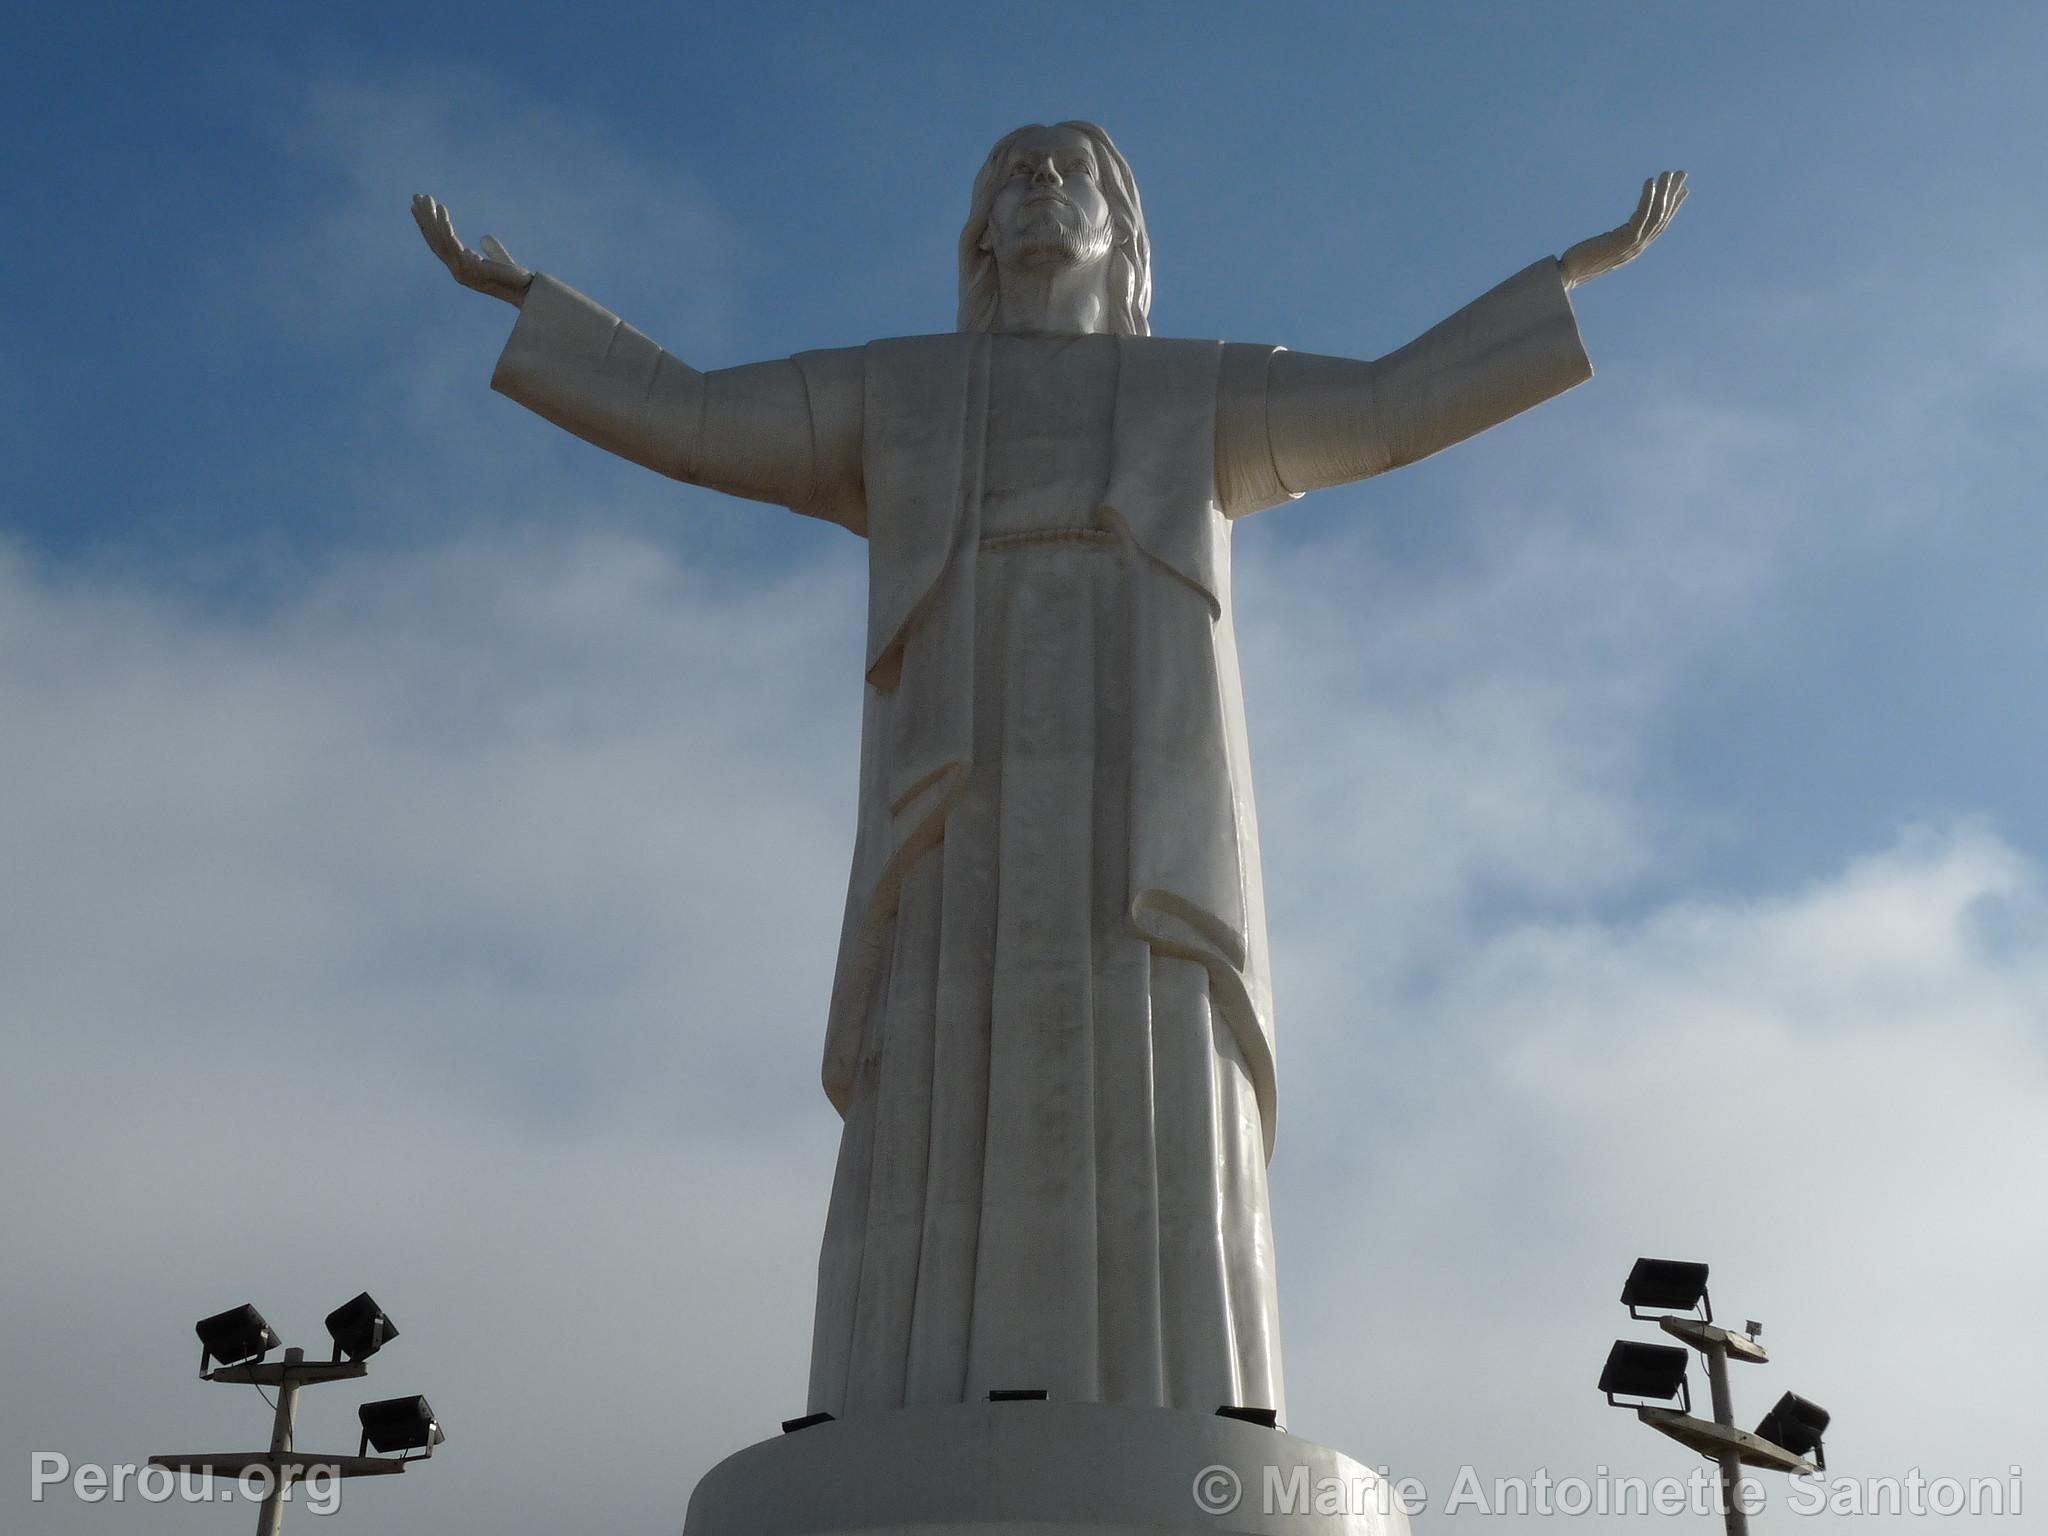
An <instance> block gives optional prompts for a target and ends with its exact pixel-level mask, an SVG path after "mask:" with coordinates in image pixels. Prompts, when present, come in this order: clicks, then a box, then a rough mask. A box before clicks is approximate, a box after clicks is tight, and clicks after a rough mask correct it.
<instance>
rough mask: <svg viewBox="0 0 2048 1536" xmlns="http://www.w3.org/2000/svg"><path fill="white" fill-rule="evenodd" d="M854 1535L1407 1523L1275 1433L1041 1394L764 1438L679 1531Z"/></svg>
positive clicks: (1332, 1529)
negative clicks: (1038, 1398)
mask: <svg viewBox="0 0 2048 1536" xmlns="http://www.w3.org/2000/svg"><path fill="white" fill-rule="evenodd" d="M1269 1468H1270V1469H1272V1470H1271V1471H1270V1472H1269V1470H1268V1469H1269ZM1318 1501H1320V1507H1318ZM855 1531H859V1532H862V1533H864V1536H897V1533H901V1536H913V1533H915V1536H936V1533H938V1532H958V1533H962V1536H965V1533H970V1532H971V1533H973V1536H1027V1533H1036V1536H1159V1533H1162V1532H1170V1531H1188V1532H1207V1533H1211V1536H1251V1533H1257V1536H1281V1533H1287V1532H1294V1533H1307V1532H1314V1533H1316V1536H1408V1531H1409V1522H1408V1517H1407V1515H1406V1514H1405V1513H1403V1512H1401V1510H1400V1506H1399V1503H1398V1501H1397V1500H1396V1499H1395V1498H1394V1497H1393V1493H1392V1490H1391V1489H1390V1488H1388V1486H1387V1485H1386V1484H1385V1483H1384V1482H1383V1481H1382V1480H1381V1479H1379V1478H1378V1477H1377V1476H1376V1475H1375V1474H1374V1473H1373V1472H1372V1471H1371V1470H1369V1469H1368V1468H1366V1467H1365V1466H1363V1465H1362V1464H1360V1463H1359V1462H1356V1461H1354V1460H1352V1459H1351V1458H1350V1457H1348V1456H1345V1455H1343V1454H1341V1453H1340V1452H1337V1451H1333V1450H1330V1449H1328V1448H1327V1447H1324V1446H1320V1445H1316V1444H1313V1443H1312V1442H1310V1441H1307V1440H1303V1439H1300V1438H1299V1437H1297V1436H1294V1435H1290V1434H1285V1433H1283V1432H1281V1431H1279V1430H1272V1429H1265V1428H1261V1427H1260V1426H1257V1425H1253V1424H1245V1423H1240V1422H1238V1421H1235V1420H1231V1419H1222V1418H1217V1417H1215V1416H1214V1415H1211V1414H1199V1413H1177V1412H1172V1411H1169V1410H1162V1409H1157V1408H1130V1407H1122V1406H1115V1405H1110V1404H1102V1403H1060V1402H1044V1403H968V1404H959V1405H955V1406H952V1407H947V1408H923V1409H911V1410H907V1411H905V1412H901V1413H883V1414H874V1415H871V1416H868V1417H865V1418H861V1419H856V1420H853V1421H850V1422H847V1423H838V1424H821V1425H817V1426H815V1427H813V1428H810V1429H804V1430H799V1431H797V1432H796V1433H795V1434H789V1435H783V1436H781V1437H780V1438H778V1439H775V1440H768V1441H763V1442H762V1443H761V1444H759V1445H753V1446H749V1447H748V1448H747V1449H746V1450H743V1451H741V1452H739V1453H738V1454H737V1455H735V1456H731V1457H728V1458H727V1459H726V1460H725V1461H722V1462H720V1463H719V1464H718V1465H717V1466H716V1467H714V1468H712V1470H711V1471H710V1472H709V1473H708V1474H706V1476H705V1477H704V1479H703V1481H702V1482H700V1483H699V1484H698V1485H697V1490H696V1492H695V1493H694V1494H693V1495H692V1496H691V1498H690V1511H689V1515H688V1517H687V1519H686V1520H685V1522H684V1525H683V1536H827V1533H838V1532H855Z"/></svg>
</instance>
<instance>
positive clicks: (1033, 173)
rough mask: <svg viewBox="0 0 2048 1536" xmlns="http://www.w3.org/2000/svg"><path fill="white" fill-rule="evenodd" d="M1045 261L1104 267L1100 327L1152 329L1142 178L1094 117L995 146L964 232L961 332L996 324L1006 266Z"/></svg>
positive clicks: (1129, 331)
mask: <svg viewBox="0 0 2048 1536" xmlns="http://www.w3.org/2000/svg"><path fill="white" fill-rule="evenodd" d="M1040 262H1066V263H1072V264H1075V265H1085V264H1088V263H1092V262H1102V263H1104V264H1105V270H1104V278H1105V288H1106V291H1107V296H1108V305H1107V312H1106V313H1105V315H1104V325H1103V329H1104V330H1106V331H1108V332H1110V333H1111V334H1113V335H1123V336H1149V335H1151V334H1152V324H1151V320H1150V318H1149V317H1150V314H1151V309H1152V244H1151V242H1150V240H1148V239H1147V238H1146V235H1145V213H1144V209H1143V208H1142V207H1141V206H1140V204H1139V202H1138V184H1137V182H1136V181H1135V180H1133V179H1132V176H1131V168H1130V166H1129V164H1128V163H1126V161H1125V160H1124V157H1123V156H1122V155H1120V154H1118V153H1117V148H1116V145H1114V144H1112V143H1111V142H1110V140H1109V135H1108V134H1106V133H1104V132H1103V131H1102V130H1101V129H1100V128H1098V127H1096V126H1095V125H1094V124H1093V123H1082V122H1065V123H1057V124H1055V125H1053V126H1052V127H1050V128H1048V127H1045V126H1044V125H1043V124H1039V123H1031V124H1028V125H1026V126H1025V127H1022V128H1019V129H1017V130H1015V131H1014V132H1012V133H1008V134H1005V135H1004V136H1003V138H1002V139H1001V141H1000V142H998V143H997V145H996V147H995V148H994V149H992V150H990V151H989V155H988V159H987V160H986V161H984V162H983V163H982V167H981V171H980V174H978V175H977V176H976V177H975V178H974V196H973V200H972V201H971V203H970V204H969V206H968V210H967V223H966V226H965V227H964V228H963V229H962V230H961V231H960V316H959V320H958V322H957V326H958V329H960V330H963V331H986V330H988V329H990V327H991V326H993V325H994V323H995V317H996V305H997V300H998V297H999V295H1000V293H1001V280H1000V271H1001V268H1002V267H1003V266H1005V265H1012V266H1015V265H1033V264H1037V263H1040Z"/></svg>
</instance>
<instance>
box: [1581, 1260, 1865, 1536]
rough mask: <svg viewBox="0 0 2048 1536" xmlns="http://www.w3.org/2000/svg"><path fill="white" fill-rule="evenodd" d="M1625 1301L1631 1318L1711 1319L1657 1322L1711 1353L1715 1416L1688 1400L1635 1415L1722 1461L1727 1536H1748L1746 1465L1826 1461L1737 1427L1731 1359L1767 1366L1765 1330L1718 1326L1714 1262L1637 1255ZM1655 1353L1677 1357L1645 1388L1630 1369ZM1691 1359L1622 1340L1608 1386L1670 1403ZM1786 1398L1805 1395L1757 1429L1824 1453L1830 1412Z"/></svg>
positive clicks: (1797, 1468) (1787, 1468)
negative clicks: (1661, 1311) (1803, 1413)
mask: <svg viewBox="0 0 2048 1536" xmlns="http://www.w3.org/2000/svg"><path fill="white" fill-rule="evenodd" d="M1621 1299H1622V1300H1623V1301H1624V1302H1626V1303H1627V1304H1628V1308H1629V1315H1630V1316H1631V1317H1638V1318H1640V1317H1643V1316H1644V1315H1645V1314H1644V1313H1643V1312H1641V1311H1639V1310H1638V1309H1639V1308H1640V1307H1645V1306H1647V1307H1678V1308H1683V1309H1686V1310H1688V1311H1689V1310H1692V1309H1694V1308H1698V1309H1699V1310H1701V1311H1703V1312H1704V1313H1705V1316H1704V1317H1688V1316H1664V1317H1658V1318H1657V1319H1656V1322H1657V1326H1658V1327H1659V1328H1661V1329H1663V1330H1664V1332H1666V1333H1668V1334H1670V1335H1671V1336H1672V1337H1673V1338H1674V1339H1678V1340H1679V1341H1681V1342H1682V1343H1685V1344H1687V1345H1690V1346H1691V1347H1692V1348H1693V1349H1696V1350H1698V1351H1699V1352H1700V1354H1702V1355H1704V1356H1705V1357H1706V1361H1707V1382H1708V1385H1709V1387H1710V1389H1711V1392H1712V1397H1713V1405H1714V1416H1713V1418H1712V1419H1699V1418H1694V1417H1693V1416H1692V1414H1691V1413H1690V1412H1689V1411H1688V1409H1689V1408H1690V1399H1689V1398H1688V1399H1687V1407H1686V1408H1658V1407H1654V1406H1651V1405H1648V1404H1637V1405H1635V1408H1636V1417H1637V1418H1638V1419H1640V1420H1641V1421H1642V1422H1643V1423H1645V1424H1647V1425H1649V1426H1650V1427H1651V1428H1652V1429H1654V1430H1657V1431H1658V1432H1659V1433H1661V1434H1665V1435H1669V1436H1670V1437H1671V1438H1672V1439H1673V1440H1676V1441H1677V1442H1678V1443H1679V1444H1680V1445H1683V1446H1686V1447H1687V1448H1688V1449H1691V1450H1694V1451H1697V1452H1699V1453H1700V1455H1702V1456H1704V1457H1706V1458H1707V1459H1708V1460H1710V1461H1713V1462H1715V1463H1717V1464H1718V1465H1719V1466H1720V1469H1721V1478H1720V1485H1721V1518H1722V1521H1723V1523H1724V1525H1725V1526H1726V1528H1727V1532H1728V1536H1749V1513H1748V1511H1747V1510H1745V1509H1744V1508H1743V1506H1742V1498H1741V1494H1742V1480H1743V1479H1742V1469H1743V1468H1744V1467H1745V1466H1750V1467H1759V1468H1762V1469H1764V1470H1767V1471H1772V1472H1787V1473H1790V1474H1792V1475H1793V1476H1795V1477H1797V1476H1802V1475H1810V1474H1813V1473H1817V1472H1819V1471H1820V1470H1821V1469H1822V1468H1823V1467H1825V1466H1826V1465H1827V1463H1826V1461H1825V1460H1821V1461H1820V1462H1819V1463H1818V1465H1816V1463H1815V1462H1812V1461H1808V1460H1807V1459H1806V1458H1805V1457H1804V1456H1803V1455H1800V1454H1798V1453H1797V1451H1794V1450H1792V1449H1788V1448H1787V1447H1786V1446H1785V1445H1781V1444H1778V1443H1777V1441H1776V1440H1775V1439H1766V1438H1765V1437H1764V1436H1763V1434H1761V1433H1755V1434H1753V1433H1751V1432H1750V1431H1748V1430H1746V1429H1737V1428H1736V1427H1735V1400H1734V1395H1733V1393H1732V1392H1730V1390H1729V1386H1728V1363H1729V1361H1731V1360H1737V1361H1741V1362H1742V1363H1744V1364H1746V1365H1763V1364H1765V1363H1767V1362H1768V1361H1769V1360H1770V1356H1769V1354H1767V1353H1766V1352H1765V1350H1764V1347H1763V1345H1761V1344H1760V1343H1758V1342H1757V1334H1758V1333H1760V1332H1761V1331H1762V1330H1761V1329H1760V1328H1759V1327H1758V1326H1757V1325H1756V1324H1755V1323H1751V1324H1750V1325H1749V1327H1748V1329H1747V1331H1745V1332H1742V1333H1736V1332H1734V1331H1733V1330H1731V1329H1728V1328H1722V1327H1719V1326H1717V1325H1716V1324H1715V1323H1714V1321H1713V1317H1714V1311H1713V1306H1712V1304H1711V1303H1710V1302H1708V1300H1707V1266H1706V1265H1704V1264H1683V1263H1678V1262H1676V1261H1673V1260H1668V1259H1638V1260H1637V1261H1636V1267H1635V1269H1634V1270H1633V1271H1632V1272H1631V1273H1630V1275H1629V1281H1628V1284H1627V1285H1626V1286H1625V1287H1624V1288H1623V1290H1622V1293H1621ZM1654 1354H1663V1355H1670V1356H1673V1357H1674V1359H1673V1361H1672V1365H1673V1370H1672V1371H1671V1373H1670V1374H1669V1375H1668V1376H1667V1377H1665V1378H1663V1379H1661V1380H1657V1381H1655V1382H1654V1383H1652V1384H1651V1385H1649V1386H1647V1387H1646V1386H1645V1385H1644V1383H1645V1382H1646V1381H1648V1380H1649V1378H1648V1377H1647V1376H1645V1375H1643V1374H1640V1373H1638V1374H1635V1375H1631V1374H1630V1373H1629V1372H1628V1370H1627V1369H1626V1367H1627V1366H1628V1365H1629V1364H1631V1363H1640V1362H1641V1360H1642V1357H1643V1356H1645V1355H1654ZM1684 1364H1685V1362H1684V1357H1683V1355H1682V1354H1680V1353H1679V1352H1677V1351H1674V1350H1671V1349H1670V1348H1668V1347H1662V1348H1660V1346H1657V1345H1641V1344H1630V1343H1628V1342H1627V1341H1625V1340H1618V1341H1616V1345H1615V1353H1614V1354H1613V1355H1610V1356H1609V1357H1608V1368H1607V1371H1606V1372H1605V1373H1603V1374H1602V1377H1601V1390H1602V1391H1604V1392H1606V1393H1607V1398H1608V1401H1609V1402H1613V1401H1614V1400H1615V1398H1616V1397H1617V1396H1634V1397H1646V1396H1648V1397H1662V1398H1665V1399H1667V1400H1669V1399H1671V1398H1675V1397H1679V1396H1680V1395H1681V1394H1683V1393H1684ZM1787 1402H1794V1403H1796V1402H1801V1400H1800V1399H1796V1398H1793V1397H1791V1395H1790V1394H1787V1396H1786V1399H1785V1400H1784V1401H1782V1402H1781V1403H1780V1406H1779V1407H1778V1408H1776V1409H1773V1410H1772V1411H1771V1413H1770V1415H1768V1416H1767V1417H1766V1418H1765V1420H1764V1422H1763V1423H1762V1424H1760V1425H1759V1426H1758V1429H1759V1430H1766V1429H1768V1430H1771V1431H1772V1433H1773V1434H1774V1435H1777V1436H1779V1437H1781V1438H1788V1439H1791V1440H1792V1443H1793V1445H1795V1446H1797V1447H1798V1450H1799V1451H1805V1450H1811V1451H1813V1452H1814V1453H1815V1454H1816V1455H1819V1453H1820V1435H1821V1431H1822V1430H1824V1429H1825V1428H1826V1427H1827V1421H1828V1416H1827V1414H1826V1413H1825V1412H1823V1411H1822V1410H1820V1409H1818V1408H1815V1407H1814V1406H1813V1405H1812V1404H1802V1406H1803V1407H1804V1408H1805V1409H1807V1410H1808V1416H1807V1417H1806V1418H1804V1419H1799V1418H1798V1417H1797V1416H1796V1415H1795V1414H1788V1411H1787V1409H1786V1407H1785V1403H1787ZM1795 1435H1796V1438H1794V1436H1795Z"/></svg>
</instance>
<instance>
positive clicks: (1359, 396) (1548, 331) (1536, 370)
mask: <svg viewBox="0 0 2048 1536" xmlns="http://www.w3.org/2000/svg"><path fill="white" fill-rule="evenodd" d="M1684 201H1685V176H1684V174H1683V173H1682V172H1666V173H1665V174H1664V175H1662V176H1658V177H1653V178H1652V179H1651V180H1650V181H1648V182H1646V183H1644V187H1643V196H1642V200H1641V202H1640V204H1639V205H1638V207H1637V209H1636V212H1635V214H1634V216H1633V217H1631V218H1630V219H1629V221H1628V222H1627V223H1625V224H1623V225H1621V226H1619V227H1618V228H1616V229H1613V230H1610V231H1609V232H1608V233H1606V234H1604V235H1596V236H1594V237H1593V238H1592V239H1591V240H1583V241H1581V242H1579V243H1578V244H1577V245H1575V246H1573V247H1572V248H1571V249H1570V250H1568V251H1566V252H1565V254H1564V255H1563V256H1562V257H1561V258H1558V259H1557V260H1551V259H1549V258H1545V259H1544V260H1542V261H1539V262H1536V263H1534V264H1533V265H1531V266H1529V267H1527V268H1525V269H1524V270H1523V271H1521V272H1519V273H1517V274H1516V275H1515V276H1513V277H1511V278H1509V279H1508V280H1507V281H1506V282H1505V283H1502V284H1501V285H1500V286H1499V287H1498V288H1496V289H1494V290H1493V291H1492V292H1491V293H1489V294H1487V295H1485V296H1484V297H1483V298H1480V299H1478V300H1475V301H1474V302H1473V303H1471V304H1468V305H1466V306H1465V308H1463V309H1461V310H1460V311H1458V313H1457V314H1455V315H1453V316H1451V318H1450V319H1448V320H1446V321H1444V322H1443V323H1442V324H1440V325H1437V326H1434V327H1432V328H1431V329H1430V330H1429V331H1427V332H1426V333H1424V334H1423V335H1421V336H1419V337H1417V338H1416V339H1415V340H1414V341H1411V342H1410V343H1409V344H1408V345H1407V346H1405V347H1403V348H1401V349H1400V351H1398V352H1393V353H1389V354H1388V355H1387V356H1385V357H1382V358H1379V359H1378V360H1376V361H1374V362H1360V361H1357V360H1355V359H1351V358H1341V357H1318V356H1316V355H1315V354H1313V353H1306V352H1276V353H1274V354H1273V357H1272V360H1271V363H1270V364H1269V366H1268V371H1267V378H1266V387H1265V391H1264V396H1265V405H1266V434H1267V441H1268V445H1269V447H1270V449H1271V452H1272V459H1273V470H1274V472H1275V474H1276V475H1277V476H1278V480H1279V486H1280V488H1282V489H1284V490H1285V491H1286V492H1287V493H1289V494H1292V495H1300V494H1301V493H1303V492H1305V491H1315V490H1322V489H1324V488H1326V487H1329V486H1335V485H1348V484H1350V483H1351V482H1352V481H1354V480H1363V479H1366V478H1368V477H1369V476H1372V475H1378V474H1384V473H1385V472H1386V471H1387V470H1390V469H1398V468H1400V467H1401V466H1402V465H1404V464H1412V463H1414V462H1415V461H1416V460H1417V459H1422V458H1427V457H1428V456H1429V455H1430V454H1432V453H1436V452H1437V451H1439V450H1440V449H1444V448H1448V447H1450V446H1451V445H1452V444H1453V443H1457V442H1461V441H1463V440H1464V439H1465V438H1468V437H1471V436H1473V435H1474V434H1476V433H1479V432H1484V431H1485V430H1486V429H1487V428H1488V427H1492V426H1497V425H1499V424H1500V423H1501V422H1503V421H1506V420H1507V419H1508V418H1509V417H1511V416H1516V415H1519V414H1520V413H1521V412H1523V411H1526V410H1528V409H1529V408H1530V407H1531V406H1534V405H1540V404H1541V403H1542V402H1543V401H1545V400H1548V399H1550V398H1551V397H1552V396H1554V395H1558V394H1561V393H1562V392H1563V391H1565V390H1567V389H1570V388H1571V387H1572V386H1573V385H1575V384H1579V383H1582V382H1584V381H1585V380H1586V379H1588V378H1590V377H1592V373H1593V367H1592V364H1591V362H1589V361H1588V360H1587V357H1586V353H1585V349H1584V347H1583V346H1582V345H1581V344H1580V341H1579V329H1578V322H1577V321H1576V320H1575V319H1574V318H1573V316H1572V307H1571V301H1570V299H1568V298H1567V297H1566V296H1565V295H1566V292H1567V290H1568V289H1570V288H1572V287H1574V286H1576V285H1577V284H1579V283H1583V282H1586V281H1589V280H1590V279H1591V278H1594V277H1597V276H1599V275H1600V274H1601V273H1603V272H1607V271H1611V270H1612V269H1613V268H1615V267H1618V266H1620V265H1622V264H1623V263H1624V262H1628V261H1632V260H1634V259H1635V258H1636V257H1637V256H1639V255H1640V254H1642V252H1643V250H1644V249H1645V248H1646V247H1647V246H1648V245H1649V244H1650V242H1651V241H1653V240H1655V239H1656V238H1657V236H1658V235H1660V234H1662V233H1663V231H1664V227H1665V226H1666V225H1667V224H1669V223H1670V221H1671V216H1672V215H1673V214H1674V213H1676V212H1677V211H1678V207H1679V205H1680V204H1681V203H1683V202H1684ZM1268 503H1270V498H1268Z"/></svg>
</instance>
